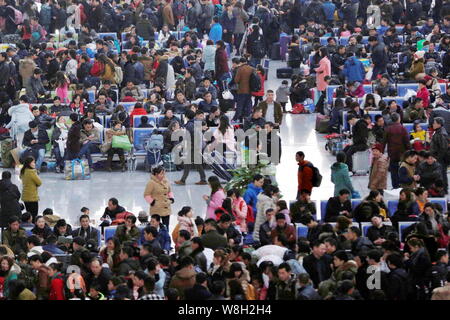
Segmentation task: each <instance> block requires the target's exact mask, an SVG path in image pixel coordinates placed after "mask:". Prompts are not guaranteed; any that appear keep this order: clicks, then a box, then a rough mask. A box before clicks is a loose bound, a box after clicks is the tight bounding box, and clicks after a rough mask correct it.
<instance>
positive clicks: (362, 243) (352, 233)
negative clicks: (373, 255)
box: [343, 227, 375, 255]
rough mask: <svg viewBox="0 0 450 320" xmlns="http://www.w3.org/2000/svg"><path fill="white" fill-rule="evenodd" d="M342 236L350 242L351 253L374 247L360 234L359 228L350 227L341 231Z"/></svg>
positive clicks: (356, 253) (354, 253)
mask: <svg viewBox="0 0 450 320" xmlns="http://www.w3.org/2000/svg"><path fill="white" fill-rule="evenodd" d="M343 236H344V237H345V239H347V241H350V243H351V252H352V254H353V255H358V254H360V253H362V252H366V253H367V252H368V251H369V250H371V249H375V247H374V245H373V243H372V241H370V240H369V239H368V238H366V237H362V236H361V229H359V228H358V227H350V228H348V229H346V230H345V231H344V232H343Z"/></svg>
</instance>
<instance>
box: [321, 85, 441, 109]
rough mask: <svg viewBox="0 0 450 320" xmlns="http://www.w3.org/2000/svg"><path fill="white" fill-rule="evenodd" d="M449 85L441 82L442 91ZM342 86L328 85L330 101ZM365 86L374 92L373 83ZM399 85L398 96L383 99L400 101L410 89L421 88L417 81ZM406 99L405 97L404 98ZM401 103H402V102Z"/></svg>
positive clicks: (329, 101)
mask: <svg viewBox="0 0 450 320" xmlns="http://www.w3.org/2000/svg"><path fill="white" fill-rule="evenodd" d="M447 85H448V83H447V82H445V83H439V87H440V89H441V92H442V93H444V92H445V91H446V90H447ZM338 87H340V86H339V85H331V86H328V87H327V98H328V103H330V104H331V103H332V102H333V93H334V91H335V90H336V89H337V88H338ZM363 87H364V91H365V92H366V93H373V92H374V91H373V86H372V85H371V84H366V85H364V86H363ZM396 87H397V96H396V97H385V98H383V100H396V101H397V99H398V101H400V99H401V98H402V97H404V96H405V95H406V93H407V91H408V89H409V90H413V91H417V90H418V88H419V84H418V83H417V82H414V83H397V85H396ZM403 101H404V98H403ZM400 105H401V104H400Z"/></svg>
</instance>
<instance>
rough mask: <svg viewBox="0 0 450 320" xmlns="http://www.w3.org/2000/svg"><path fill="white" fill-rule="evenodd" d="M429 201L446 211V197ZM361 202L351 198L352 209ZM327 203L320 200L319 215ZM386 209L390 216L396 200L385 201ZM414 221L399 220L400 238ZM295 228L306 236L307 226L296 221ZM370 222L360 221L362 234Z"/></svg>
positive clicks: (299, 235) (322, 213)
mask: <svg viewBox="0 0 450 320" xmlns="http://www.w3.org/2000/svg"><path fill="white" fill-rule="evenodd" d="M429 201H430V202H431V203H437V204H440V205H441V206H442V208H443V212H447V199H446V198H430V199H429ZM313 202H314V204H315V205H316V212H317V214H319V212H318V211H317V201H313ZM361 202H362V199H352V200H351V203H352V209H353V210H354V209H355V208H356V207H357V206H358V205H359V204H360V203H361ZM289 203H290V205H292V204H294V203H295V200H291V201H289ZM327 203H328V200H320V217H322V218H324V216H325V213H326V208H327ZM386 205H387V208H388V211H389V215H390V216H392V215H393V214H394V213H395V211H397V206H398V200H388V201H387V202H386ZM353 223H357V222H355V221H354V222H353ZM414 223H415V222H414V221H402V222H399V230H398V232H399V235H400V239H403V237H402V235H403V232H404V230H405V229H406V228H408V227H409V226H411V225H413V224H414ZM330 224H331V225H333V226H334V225H336V223H334V222H332V223H330ZM385 224H389V223H388V222H385ZM295 225H296V229H297V237H306V236H307V234H308V227H307V226H305V225H303V224H301V223H296V224H295ZM371 225H372V224H371V223H370V222H361V223H360V228H361V230H362V233H363V234H364V235H366V234H367V230H368V229H369V227H370V226H371Z"/></svg>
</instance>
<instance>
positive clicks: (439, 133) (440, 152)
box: [430, 117, 448, 194]
mask: <svg viewBox="0 0 450 320" xmlns="http://www.w3.org/2000/svg"><path fill="white" fill-rule="evenodd" d="M444 125H445V121H444V119H443V118H441V117H436V118H434V121H433V129H434V134H433V137H432V138H431V144H430V153H431V155H432V156H433V157H434V158H435V159H436V160H437V162H439V164H440V165H441V169H442V179H443V181H444V189H445V194H447V193H448V178H447V165H448V162H447V153H448V134H447V131H446V130H445V128H444Z"/></svg>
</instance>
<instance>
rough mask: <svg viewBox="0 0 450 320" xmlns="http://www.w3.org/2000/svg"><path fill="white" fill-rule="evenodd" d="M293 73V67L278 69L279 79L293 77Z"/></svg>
mask: <svg viewBox="0 0 450 320" xmlns="http://www.w3.org/2000/svg"><path fill="white" fill-rule="evenodd" d="M292 74H293V70H292V68H280V69H277V78H278V79H290V78H291V77H292Z"/></svg>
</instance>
